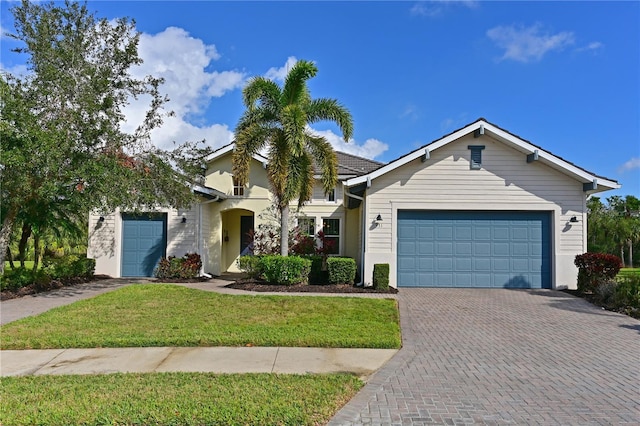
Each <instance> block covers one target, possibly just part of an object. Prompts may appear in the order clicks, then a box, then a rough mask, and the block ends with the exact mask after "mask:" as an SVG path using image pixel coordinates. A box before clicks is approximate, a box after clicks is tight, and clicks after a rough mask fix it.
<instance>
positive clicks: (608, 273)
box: [574, 253, 622, 292]
mask: <svg viewBox="0 0 640 426" xmlns="http://www.w3.org/2000/svg"><path fill="white" fill-rule="evenodd" d="M574 264H575V265H576V266H577V267H578V290H580V291H583V292H584V291H593V290H594V289H595V288H596V287H597V286H598V285H599V284H600V283H603V282H606V281H608V280H612V279H614V278H615V277H616V275H618V272H620V268H622V260H620V258H619V257H618V256H614V255H612V254H605V253H584V254H579V255H577V256H576V259H575V261H574Z"/></svg>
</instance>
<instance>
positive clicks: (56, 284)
mask: <svg viewBox="0 0 640 426" xmlns="http://www.w3.org/2000/svg"><path fill="white" fill-rule="evenodd" d="M109 278H111V277H109V276H108V275H94V276H93V277H91V278H86V277H73V278H66V279H64V280H51V281H50V282H49V283H46V284H29V285H26V286H24V287H20V288H19V289H17V290H4V291H2V292H0V300H10V299H16V298H18V297H24V296H29V295H32V294H37V293H42V292H45V291H51V290H57V289H59V288H63V287H72V286H74V285H78V284H84V283H88V282H91V281H101V280H106V279H109Z"/></svg>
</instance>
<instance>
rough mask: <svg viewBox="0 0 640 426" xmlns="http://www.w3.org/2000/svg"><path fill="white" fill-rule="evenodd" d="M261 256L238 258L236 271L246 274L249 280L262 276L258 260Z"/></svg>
mask: <svg viewBox="0 0 640 426" xmlns="http://www.w3.org/2000/svg"><path fill="white" fill-rule="evenodd" d="M261 258H262V256H256V255H247V256H240V259H238V269H240V270H241V271H242V272H244V273H245V274H247V275H248V276H249V278H260V276H262V272H263V271H262V264H261V263H260V259H261Z"/></svg>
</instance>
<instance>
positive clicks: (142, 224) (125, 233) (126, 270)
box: [122, 213, 167, 277]
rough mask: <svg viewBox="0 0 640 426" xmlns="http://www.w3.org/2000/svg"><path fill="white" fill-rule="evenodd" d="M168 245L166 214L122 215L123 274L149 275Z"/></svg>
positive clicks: (124, 275) (130, 275) (133, 275)
mask: <svg viewBox="0 0 640 426" xmlns="http://www.w3.org/2000/svg"><path fill="white" fill-rule="evenodd" d="M166 248H167V215H166V214H164V213H158V214H144V215H134V214H123V215H122V276H123V277H151V276H153V271H154V269H155V268H156V266H157V265H158V262H159V261H160V258H162V257H163V256H165V254H166Z"/></svg>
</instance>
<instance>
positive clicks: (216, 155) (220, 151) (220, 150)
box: [206, 142, 267, 167]
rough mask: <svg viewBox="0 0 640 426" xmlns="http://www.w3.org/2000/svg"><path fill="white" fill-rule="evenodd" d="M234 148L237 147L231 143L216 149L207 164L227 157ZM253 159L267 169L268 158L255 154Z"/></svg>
mask: <svg viewBox="0 0 640 426" xmlns="http://www.w3.org/2000/svg"><path fill="white" fill-rule="evenodd" d="M234 146H235V143H233V142H231V143H228V144H226V145H225V146H223V147H220V148H218V149H216V150H215V151H213V152H212V153H211V154H209V156H208V157H207V159H206V161H207V163H208V162H210V161H213V160H215V159H217V158H220V157H222V156H223V155H225V154H227V153H229V152H231V151H233V147H234ZM253 158H254V159H255V160H256V161H259V162H261V163H262V165H263V166H265V167H266V165H267V158H266V157H263V156H262V155H260V154H254V155H253Z"/></svg>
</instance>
